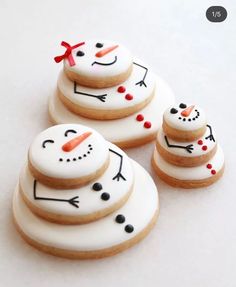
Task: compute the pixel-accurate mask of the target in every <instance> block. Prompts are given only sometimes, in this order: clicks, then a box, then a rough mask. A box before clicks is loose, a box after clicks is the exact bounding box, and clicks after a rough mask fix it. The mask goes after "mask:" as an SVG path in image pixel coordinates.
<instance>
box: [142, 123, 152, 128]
mask: <svg viewBox="0 0 236 287" xmlns="http://www.w3.org/2000/svg"><path fill="white" fill-rule="evenodd" d="M143 126H144V127H145V128H146V129H150V128H151V126H152V124H151V122H145V123H144V124H143Z"/></svg>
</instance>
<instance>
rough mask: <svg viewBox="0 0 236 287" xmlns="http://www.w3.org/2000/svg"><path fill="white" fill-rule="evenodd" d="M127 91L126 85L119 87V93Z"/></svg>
mask: <svg viewBox="0 0 236 287" xmlns="http://www.w3.org/2000/svg"><path fill="white" fill-rule="evenodd" d="M125 91H126V88H125V87H124V86H119V87H118V89H117V92H118V93H124V92H125Z"/></svg>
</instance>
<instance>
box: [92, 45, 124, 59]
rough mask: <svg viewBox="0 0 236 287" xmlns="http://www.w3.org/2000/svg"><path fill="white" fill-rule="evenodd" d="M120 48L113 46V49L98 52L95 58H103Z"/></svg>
mask: <svg viewBox="0 0 236 287" xmlns="http://www.w3.org/2000/svg"><path fill="white" fill-rule="evenodd" d="M118 47H119V45H115V46H111V47H108V48H105V49H102V50H101V51H99V52H97V53H96V54H95V56H96V57H98V58H101V57H103V56H105V55H106V54H108V53H110V52H111V51H113V50H115V49H116V48H118Z"/></svg>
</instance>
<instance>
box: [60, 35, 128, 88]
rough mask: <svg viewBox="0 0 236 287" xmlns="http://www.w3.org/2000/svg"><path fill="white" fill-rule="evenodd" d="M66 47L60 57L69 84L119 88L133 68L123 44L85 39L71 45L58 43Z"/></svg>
mask: <svg viewBox="0 0 236 287" xmlns="http://www.w3.org/2000/svg"><path fill="white" fill-rule="evenodd" d="M61 45H62V46H64V47H65V48H66V51H65V53H64V54H63V55H61V56H57V57H55V61H56V62H60V61H62V60H63V62H64V71H65V73H66V75H67V77H68V78H69V79H70V80H71V81H75V82H76V83H78V84H79V85H82V86H87V87H92V88H107V87H111V86H115V85H119V84H121V83H122V82H124V81H125V80H127V78H128V77H129V75H130V74H131V72H132V69H133V59H132V55H131V53H130V52H129V50H127V49H126V48H125V47H124V46H123V45H121V44H117V43H114V42H111V41H97V40H86V41H85V42H80V43H78V44H76V45H74V46H70V45H69V44H68V43H66V42H62V43H61Z"/></svg>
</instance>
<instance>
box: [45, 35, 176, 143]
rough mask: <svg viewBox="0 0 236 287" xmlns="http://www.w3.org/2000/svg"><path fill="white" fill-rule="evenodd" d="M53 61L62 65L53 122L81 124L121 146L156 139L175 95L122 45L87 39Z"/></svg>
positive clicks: (52, 104)
mask: <svg viewBox="0 0 236 287" xmlns="http://www.w3.org/2000/svg"><path fill="white" fill-rule="evenodd" d="M61 44H62V46H64V47H65V48H66V52H65V53H64V54H63V55H61V56H57V57H55V61H56V62H57V63H59V62H61V61H63V63H64V69H63V71H61V72H60V74H59V77H58V82H57V91H56V93H55V94H54V95H53V96H52V97H51V98H50V101H49V113H50V117H51V119H52V121H53V122H54V123H55V124H62V123H72V122H73V123H78V124H84V125H87V126H90V127H92V128H94V129H96V130H97V131H98V132H100V133H101V134H102V135H103V136H104V137H105V138H106V139H107V140H108V141H110V142H113V143H115V144H117V145H118V146H120V147H132V146H138V145H141V144H143V143H146V142H148V141H150V140H152V139H154V138H155V137H156V133H157V130H158V128H159V127H160V125H161V121H162V114H163V112H164V110H165V109H166V108H167V107H168V106H169V105H171V104H172V103H173V101H174V96H173V94H172V92H171V90H170V88H169V87H168V86H167V84H166V83H165V82H164V81H163V80H162V79H161V78H159V77H157V76H156V75H155V74H154V73H153V72H152V71H151V70H150V69H149V68H148V67H147V66H146V65H145V64H144V63H142V62H141V61H139V60H137V59H133V57H132V55H131V53H130V52H129V51H128V50H127V49H126V48H125V47H124V46H123V45H121V44H117V43H114V42H111V41H96V40H88V41H85V42H80V43H79V44H77V45H74V46H70V45H69V44H68V43H66V42H62V43H61Z"/></svg>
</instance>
